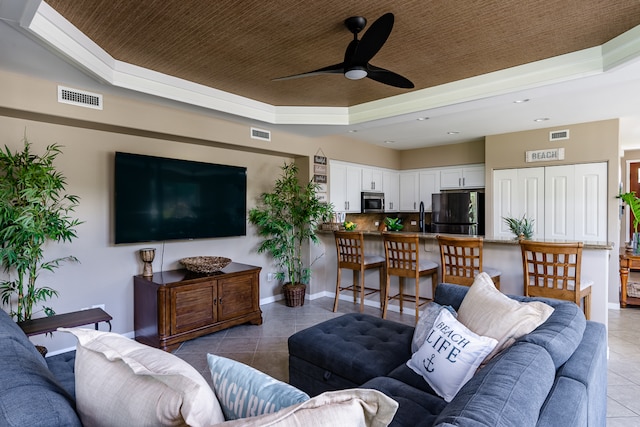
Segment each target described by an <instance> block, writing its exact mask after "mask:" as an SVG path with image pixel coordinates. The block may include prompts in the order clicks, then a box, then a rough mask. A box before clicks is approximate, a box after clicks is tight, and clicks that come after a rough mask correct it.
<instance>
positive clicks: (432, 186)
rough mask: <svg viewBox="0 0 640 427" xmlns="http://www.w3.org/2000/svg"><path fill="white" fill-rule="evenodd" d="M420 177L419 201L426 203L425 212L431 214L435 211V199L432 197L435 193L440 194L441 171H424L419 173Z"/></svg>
mask: <svg viewBox="0 0 640 427" xmlns="http://www.w3.org/2000/svg"><path fill="white" fill-rule="evenodd" d="M418 176H419V187H420V190H419V194H420V196H419V198H418V199H419V200H418V206H419V205H420V202H421V201H422V202H424V210H425V211H426V212H431V211H432V209H433V206H432V205H433V202H432V200H433V198H432V197H431V196H432V195H433V194H435V193H439V192H440V171H439V170H437V169H431V170H423V171H420V172H419V173H418Z"/></svg>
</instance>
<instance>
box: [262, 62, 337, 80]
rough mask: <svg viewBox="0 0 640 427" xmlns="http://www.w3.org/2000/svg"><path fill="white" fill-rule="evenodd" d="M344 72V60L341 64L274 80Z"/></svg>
mask: <svg viewBox="0 0 640 427" xmlns="http://www.w3.org/2000/svg"><path fill="white" fill-rule="evenodd" d="M343 73H344V62H341V63H339V64H334V65H329V66H328V67H324V68H318V69H317V70H313V71H308V72H306V73H300V74H294V75H291V76H284V77H278V78H276V79H273V80H272V81H278V80H291V79H297V78H300V77H309V76H317V75H318V74H343Z"/></svg>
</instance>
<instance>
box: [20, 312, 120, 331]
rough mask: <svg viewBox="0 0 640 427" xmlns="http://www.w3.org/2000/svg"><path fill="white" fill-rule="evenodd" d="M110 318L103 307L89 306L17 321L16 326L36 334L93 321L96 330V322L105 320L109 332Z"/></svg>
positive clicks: (87, 323)
mask: <svg viewBox="0 0 640 427" xmlns="http://www.w3.org/2000/svg"><path fill="white" fill-rule="evenodd" d="M112 319H113V317H111V315H109V313H107V312H106V311H104V310H103V309H101V308H90V309H88V310H80V311H74V312H71V313H64V314H55V315H53V316H49V317H42V318H39V319H31V320H25V321H24V322H18V326H20V327H21V328H22V330H23V331H24V333H25V334H27V335H38V334H46V333H49V332H55V331H56V330H57V329H58V328H74V327H76V326H82V325H89V324H91V323H94V324H95V328H96V330H98V323H100V322H106V323H107V324H108V325H109V332H111V320H112Z"/></svg>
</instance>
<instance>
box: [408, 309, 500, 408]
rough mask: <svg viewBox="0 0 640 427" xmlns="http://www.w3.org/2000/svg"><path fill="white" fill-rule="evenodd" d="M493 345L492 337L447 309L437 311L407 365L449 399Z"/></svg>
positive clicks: (448, 400)
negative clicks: (478, 333) (465, 323)
mask: <svg viewBox="0 0 640 427" xmlns="http://www.w3.org/2000/svg"><path fill="white" fill-rule="evenodd" d="M497 344H498V341H497V340H495V339H493V338H490V337H483V336H480V335H477V334H475V333H473V332H472V331H470V330H469V329H468V328H467V327H465V326H464V325H463V324H462V323H460V322H458V321H457V320H456V319H455V317H453V315H452V314H451V313H450V312H449V311H448V310H440V314H438V317H437V318H436V320H435V322H434V323H433V327H432V328H431V330H430V331H429V333H428V334H427V337H426V339H425V341H424V343H423V344H422V346H421V347H420V349H419V350H418V351H417V352H415V353H414V354H413V356H411V359H409V361H408V362H407V366H408V367H409V368H411V369H412V370H413V371H414V372H416V373H417V374H419V375H421V376H422V377H423V378H424V379H425V381H427V383H428V384H429V385H430V386H431V388H432V389H433V390H434V391H435V392H436V393H437V394H438V395H439V396H440V397H442V398H443V399H444V400H445V401H446V402H451V399H453V398H454V397H455V395H456V394H457V393H458V391H459V390H460V389H461V388H462V386H464V385H465V383H466V382H467V381H469V380H470V379H471V377H473V375H474V373H475V372H476V370H477V369H478V366H480V363H482V361H483V360H484V358H485V357H486V356H487V354H489V353H490V352H491V350H493V349H494V348H495V346H496V345H497Z"/></svg>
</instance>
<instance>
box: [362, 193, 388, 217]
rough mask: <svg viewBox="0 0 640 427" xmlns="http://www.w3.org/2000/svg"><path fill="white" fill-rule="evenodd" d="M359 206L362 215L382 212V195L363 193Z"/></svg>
mask: <svg viewBox="0 0 640 427" xmlns="http://www.w3.org/2000/svg"><path fill="white" fill-rule="evenodd" d="M360 206H361V212H362V213H375V212H384V193H374V192H371V191H363V192H362V198H361V204H360Z"/></svg>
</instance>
